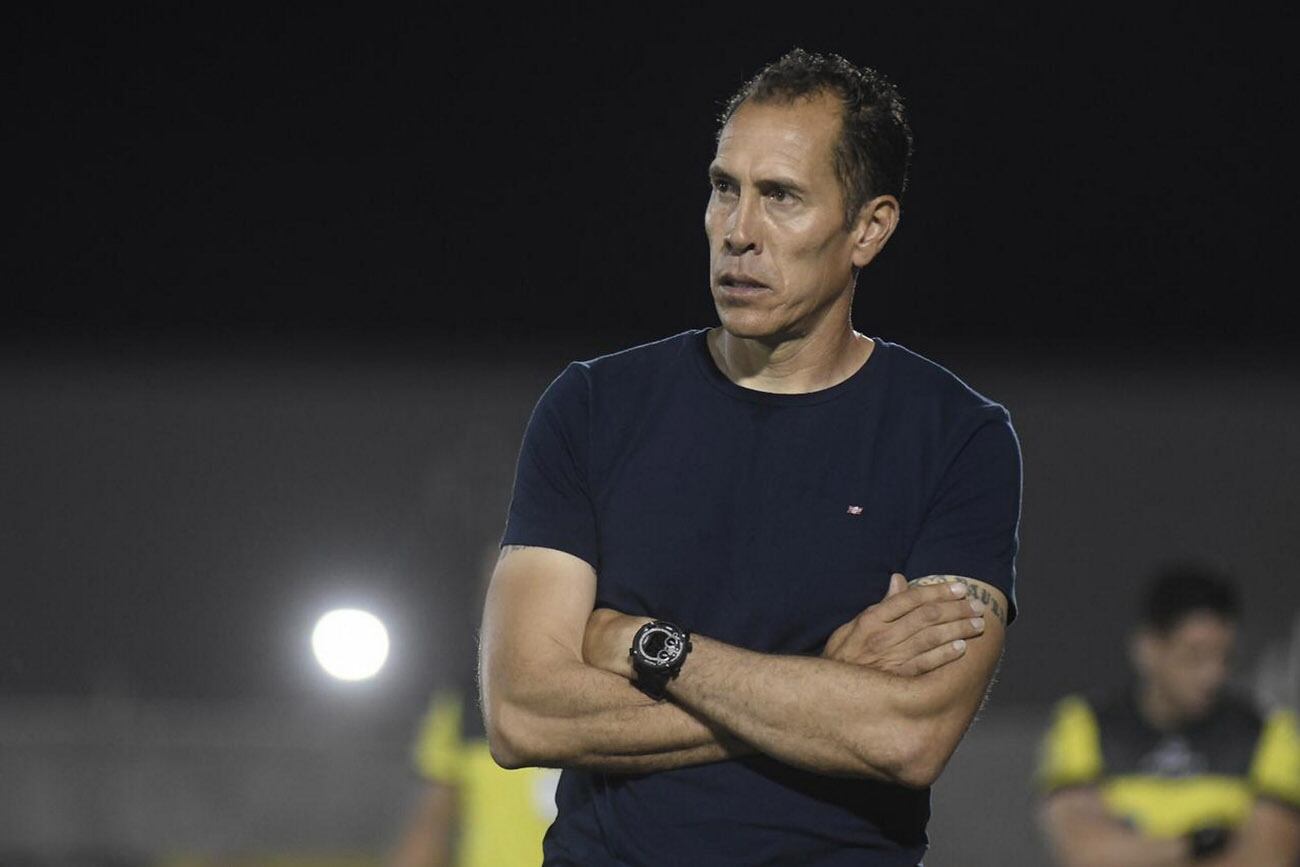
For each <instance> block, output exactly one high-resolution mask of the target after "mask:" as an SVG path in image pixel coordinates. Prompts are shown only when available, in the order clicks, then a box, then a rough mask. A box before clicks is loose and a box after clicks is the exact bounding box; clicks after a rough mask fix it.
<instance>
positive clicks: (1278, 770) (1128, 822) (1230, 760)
mask: <svg viewBox="0 0 1300 867" xmlns="http://www.w3.org/2000/svg"><path fill="white" fill-rule="evenodd" d="M1237 619H1238V599H1237V591H1236V588H1235V586H1234V585H1233V583H1232V582H1231V581H1229V580H1228V579H1227V578H1226V577H1224V576H1222V575H1219V574H1217V573H1215V572H1212V571H1210V570H1207V569H1204V568H1201V567H1198V566H1194V565H1178V566H1172V567H1169V568H1166V569H1164V570H1162V571H1160V572H1159V573H1158V574H1156V575H1155V576H1154V578H1153V579H1152V581H1151V583H1150V584H1149V586H1148V587H1147V589H1146V593H1145V598H1144V600H1143V604H1142V609H1141V618H1140V622H1139V624H1138V626H1137V628H1136V630H1135V631H1134V633H1133V635H1132V637H1131V642H1130V658H1131V660H1132V664H1133V668H1134V672H1135V674H1136V679H1135V680H1134V681H1133V682H1132V683H1131V684H1130V685H1129V686H1128V687H1126V688H1124V689H1121V690H1118V691H1116V692H1114V693H1111V694H1106V695H1101V696H1084V695H1071V696H1067V697H1065V698H1064V699H1062V700H1061V701H1060V702H1059V703H1058V705H1057V707H1056V711H1055V715H1054V719H1053V722H1052V724H1051V726H1050V728H1049V730H1048V731H1047V734H1046V737H1045V738H1044V740H1043V743H1042V748H1041V753H1040V758H1039V768H1038V780H1037V782H1038V786H1039V790H1040V793H1041V795H1042V798H1043V800H1042V802H1041V805H1040V813H1039V816H1040V821H1041V825H1042V827H1043V829H1044V832H1045V834H1046V836H1047V838H1048V842H1049V844H1050V846H1051V849H1052V851H1053V852H1054V854H1055V857H1056V859H1057V863H1059V864H1061V865H1064V867H1087V865H1098V867H1101V865H1106V867H1119V865H1123V867H1178V865H1185V864H1186V865H1190V864H1198V865H1199V864H1204V865H1214V867H1229V865H1231V867H1292V865H1295V864H1297V863H1300V860H1298V859H1300V734H1298V732H1297V725H1296V714H1295V712H1294V709H1288V708H1275V709H1273V710H1272V711H1271V712H1269V713H1268V714H1266V715H1264V716H1261V715H1260V714H1259V713H1258V712H1257V711H1256V709H1255V708H1254V706H1253V705H1252V704H1251V703H1250V702H1249V701H1247V700H1244V699H1241V698H1238V697H1236V696H1234V695H1232V694H1230V693H1229V692H1227V691H1226V690H1225V684H1226V682H1227V679H1228V674H1229V669H1230V663H1231V659H1232V654H1233V649H1234V647H1235V644H1236V638H1237Z"/></svg>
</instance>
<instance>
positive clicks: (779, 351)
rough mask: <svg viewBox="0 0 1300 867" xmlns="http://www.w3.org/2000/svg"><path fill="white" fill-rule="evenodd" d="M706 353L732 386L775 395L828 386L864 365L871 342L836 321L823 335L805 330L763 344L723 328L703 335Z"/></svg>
mask: <svg viewBox="0 0 1300 867" xmlns="http://www.w3.org/2000/svg"><path fill="white" fill-rule="evenodd" d="M708 336H709V341H708V342H709V350H710V352H711V353H712V354H713V357H714V360H715V361H716V362H717V363H718V367H720V368H721V369H722V371H723V372H724V373H725V374H726V375H727V377H728V378H729V379H731V380H732V381H733V382H735V383H736V384H737V385H743V386H744V387H746V388H752V389H755V390H758V391H767V392H773V393H778V394H802V393H805V392H810V391H820V390H822V389H825V388H830V387H831V386H833V385H837V384H839V383H841V382H843V381H844V380H846V379H848V378H849V377H850V376H852V375H853V374H854V373H856V372H857V371H858V369H859V368H861V367H862V365H863V364H865V363H866V360H867V359H868V358H869V357H870V356H871V353H872V352H873V351H874V350H875V343H874V342H873V341H872V340H871V339H870V338H869V337H866V336H865V335H862V334H859V333H858V332H856V331H854V330H853V324H852V323H851V322H849V321H848V320H847V319H844V320H842V322H841V323H840V324H838V325H837V326H836V327H835V328H834V329H833V330H829V331H827V332H825V333H820V334H819V333H816V332H815V331H814V332H810V333H808V334H805V335H801V336H799V337H794V338H790V339H787V340H783V341H780V342H775V343H769V342H765V341H763V340H762V339H761V338H749V337H736V336H735V335H733V334H731V333H730V332H728V331H727V330H726V329H725V328H722V327H718V328H715V329H713V330H712V331H711V332H710V333H709V335H708Z"/></svg>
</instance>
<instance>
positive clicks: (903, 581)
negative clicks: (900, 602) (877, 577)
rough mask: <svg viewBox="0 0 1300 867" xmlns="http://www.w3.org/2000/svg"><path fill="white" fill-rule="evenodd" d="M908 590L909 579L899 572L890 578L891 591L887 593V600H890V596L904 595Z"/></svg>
mask: <svg viewBox="0 0 1300 867" xmlns="http://www.w3.org/2000/svg"><path fill="white" fill-rule="evenodd" d="M906 589H907V578H905V577H904V576H903V575H901V574H899V573H898V572H895V573H894V574H893V575H890V576H889V589H888V590H886V591H885V598H886V599H888V598H889V597H890V596H894V595H895V594H898V593H902V592H903V591H904V590H906Z"/></svg>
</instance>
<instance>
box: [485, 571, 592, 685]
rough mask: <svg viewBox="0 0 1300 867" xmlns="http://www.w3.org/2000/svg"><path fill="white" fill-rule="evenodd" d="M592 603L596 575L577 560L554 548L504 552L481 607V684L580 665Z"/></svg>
mask: <svg viewBox="0 0 1300 867" xmlns="http://www.w3.org/2000/svg"><path fill="white" fill-rule="evenodd" d="M595 599H596V572H595V570H594V569H593V568H592V566H591V564H590V563H588V562H587V561H585V560H583V559H582V558H580V557H577V556H575V555H573V554H569V553H567V552H565V551H560V550H557V549H554V548H542V547H534V546H525V545H506V546H505V547H503V548H502V550H501V556H500V558H499V559H498V560H497V565H496V568H495V569H494V570H493V573H492V579H491V582H490V583H489V585H488V592H487V599H486V601H485V603H484V607H483V625H482V630H481V633H480V640H481V645H482V646H481V654H482V660H481V662H482V665H483V667H484V671H483V675H484V678H485V679H489V678H493V677H495V676H498V675H500V674H502V673H509V672H514V671H521V670H529V669H531V668H533V667H534V666H535V665H545V664H547V663H548V662H553V661H556V660H565V659H573V660H577V661H581V660H582V636H583V633H584V631H585V630H586V625H587V618H588V617H589V616H590V614H591V611H592V608H593V607H594V605H595Z"/></svg>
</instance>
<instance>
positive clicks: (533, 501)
mask: <svg viewBox="0 0 1300 867" xmlns="http://www.w3.org/2000/svg"><path fill="white" fill-rule="evenodd" d="M589 418H590V394H589V384H588V379H587V372H586V369H585V368H584V367H583V365H581V364H580V363H578V362H574V363H572V364H570V365H569V366H568V367H567V368H565V370H564V372H563V373H561V374H560V375H559V376H557V377H556V378H555V379H554V380H553V381H552V382H551V384H550V385H549V386H547V388H546V390H545V391H544V392H543V393H542V396H541V397H540V398H539V399H538V401H537V405H536V406H535V407H534V408H533V413H532V416H531V417H530V418H529V420H528V426H527V428H526V429H525V430H524V439H523V444H522V445H521V446H520V449H519V459H518V462H517V463H516V465H515V486H514V491H513V493H512V495H511V499H510V511H509V514H508V515H507V518H506V528H505V532H504V533H503V535H502V537H501V544H502V545H536V546H538V547H542V548H555V549H557V550H560V551H566V552H568V553H570V554H573V555H574V556H575V557H581V558H582V559H583V560H586V561H587V562H588V563H590V564H591V566H592V568H593V569H595V568H596V567H597V565H598V564H597V558H598V553H597V552H598V551H599V546H598V544H597V538H596V513H595V507H594V505H593V503H592V497H591V490H590V487H589V485H588V477H587V465H588V458H589V454H590V452H589V449H590V441H589Z"/></svg>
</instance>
